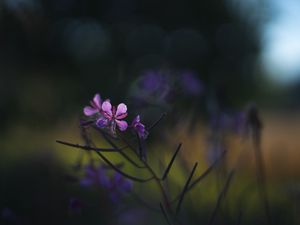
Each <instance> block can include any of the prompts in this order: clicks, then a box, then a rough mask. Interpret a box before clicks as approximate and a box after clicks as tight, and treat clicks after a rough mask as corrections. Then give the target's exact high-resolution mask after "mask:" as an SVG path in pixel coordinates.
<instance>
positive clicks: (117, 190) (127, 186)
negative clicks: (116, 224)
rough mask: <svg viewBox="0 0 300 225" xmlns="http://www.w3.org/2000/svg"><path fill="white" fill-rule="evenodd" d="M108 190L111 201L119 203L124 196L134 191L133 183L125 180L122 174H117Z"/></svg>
mask: <svg viewBox="0 0 300 225" xmlns="http://www.w3.org/2000/svg"><path fill="white" fill-rule="evenodd" d="M106 188H107V190H108V191H109V195H110V198H111V200H112V201H113V202H118V201H119V199H120V197H121V196H122V195H123V194H126V193H128V192H129V191H130V190H131V189H132V182H131V181H130V180H128V179H125V178H124V177H123V176H122V175H121V174H119V173H115V174H114V176H113V177H112V178H111V179H110V182H109V183H108V186H107V187H106Z"/></svg>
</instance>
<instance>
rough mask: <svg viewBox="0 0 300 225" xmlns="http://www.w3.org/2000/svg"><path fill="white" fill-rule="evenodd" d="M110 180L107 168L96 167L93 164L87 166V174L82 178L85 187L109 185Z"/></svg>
mask: <svg viewBox="0 0 300 225" xmlns="http://www.w3.org/2000/svg"><path fill="white" fill-rule="evenodd" d="M108 182H109V179H108V178H107V176H106V172H105V169H104V168H103V167H102V166H99V167H98V168H95V167H93V166H91V165H88V166H87V167H86V168H85V176H84V177H83V178H82V179H81V180H80V184H81V185H82V186H84V187H92V186H107V185H108Z"/></svg>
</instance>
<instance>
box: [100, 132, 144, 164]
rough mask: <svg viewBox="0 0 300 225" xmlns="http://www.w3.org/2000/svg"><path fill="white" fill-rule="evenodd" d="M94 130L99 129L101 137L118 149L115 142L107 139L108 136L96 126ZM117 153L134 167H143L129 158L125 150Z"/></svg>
mask: <svg viewBox="0 0 300 225" xmlns="http://www.w3.org/2000/svg"><path fill="white" fill-rule="evenodd" d="M96 130H97V131H99V132H100V133H101V135H102V137H103V138H104V139H105V140H106V142H107V143H109V144H110V145H111V146H112V147H113V148H115V149H119V147H118V146H117V145H116V144H115V143H113V141H111V140H110V139H109V137H108V136H107V135H106V134H105V133H104V132H103V131H102V130H100V129H97V128H96ZM118 153H119V154H120V155H122V156H123V157H124V158H125V159H126V160H127V161H128V162H130V163H131V164H132V165H133V166H135V167H137V168H139V169H143V168H145V167H143V166H140V165H139V164H137V163H136V162H135V161H134V160H133V159H131V158H130V157H129V156H128V155H127V154H126V153H125V152H122V151H119V152H118Z"/></svg>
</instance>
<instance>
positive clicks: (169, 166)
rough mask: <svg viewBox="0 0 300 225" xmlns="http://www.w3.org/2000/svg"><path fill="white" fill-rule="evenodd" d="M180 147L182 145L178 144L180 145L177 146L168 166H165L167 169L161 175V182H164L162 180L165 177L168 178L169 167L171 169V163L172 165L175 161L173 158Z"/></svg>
mask: <svg viewBox="0 0 300 225" xmlns="http://www.w3.org/2000/svg"><path fill="white" fill-rule="evenodd" d="M181 146H182V144H181V143H180V144H179V145H178V147H177V149H176V151H175V153H174V154H173V157H172V158H171V160H170V162H169V164H168V166H167V168H166V170H165V172H164V174H163V176H162V180H164V179H166V178H167V176H168V174H169V172H170V170H171V167H172V165H173V163H174V161H175V158H176V156H177V154H178V152H179V150H180V149H181Z"/></svg>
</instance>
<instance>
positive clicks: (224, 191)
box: [208, 170, 234, 225]
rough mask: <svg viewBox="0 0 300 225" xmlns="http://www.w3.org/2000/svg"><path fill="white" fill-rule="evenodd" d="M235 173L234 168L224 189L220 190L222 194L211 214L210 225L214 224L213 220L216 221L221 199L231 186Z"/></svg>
mask: <svg viewBox="0 0 300 225" xmlns="http://www.w3.org/2000/svg"><path fill="white" fill-rule="evenodd" d="M233 175H234V170H232V171H231V172H230V174H229V175H228V177H227V180H226V182H225V185H224V187H223V189H222V191H221V192H220V194H219V196H218V200H217V203H216V206H215V208H214V211H213V213H212V215H211V217H210V219H209V222H208V225H212V224H213V222H214V220H215V218H216V215H217V212H218V210H219V208H220V205H221V201H222V199H223V198H224V197H225V194H226V192H227V190H228V187H229V184H230V182H231V180H232V177H233Z"/></svg>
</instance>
